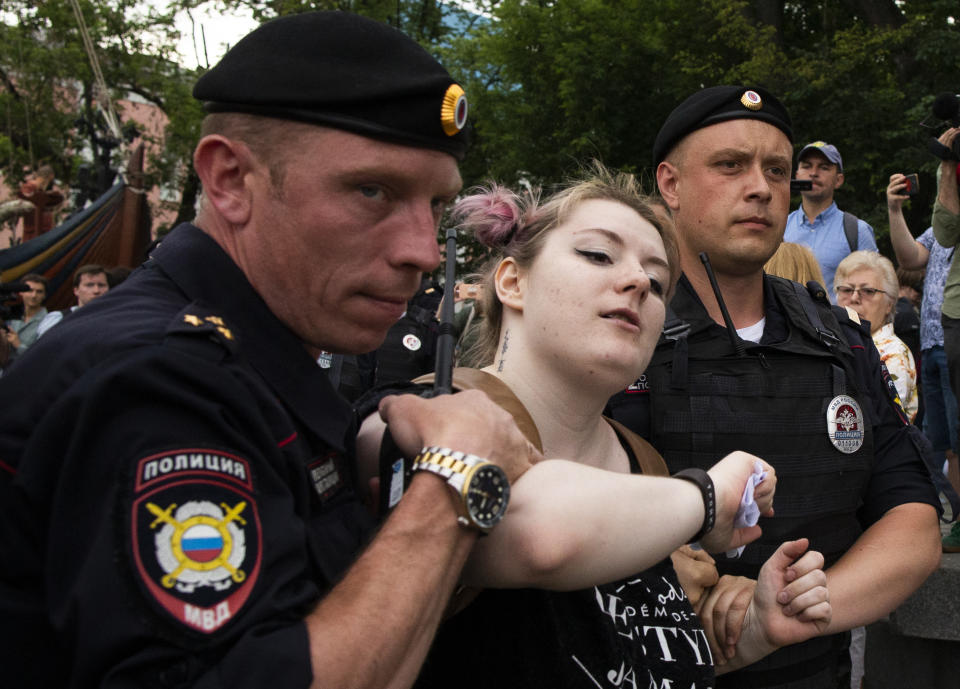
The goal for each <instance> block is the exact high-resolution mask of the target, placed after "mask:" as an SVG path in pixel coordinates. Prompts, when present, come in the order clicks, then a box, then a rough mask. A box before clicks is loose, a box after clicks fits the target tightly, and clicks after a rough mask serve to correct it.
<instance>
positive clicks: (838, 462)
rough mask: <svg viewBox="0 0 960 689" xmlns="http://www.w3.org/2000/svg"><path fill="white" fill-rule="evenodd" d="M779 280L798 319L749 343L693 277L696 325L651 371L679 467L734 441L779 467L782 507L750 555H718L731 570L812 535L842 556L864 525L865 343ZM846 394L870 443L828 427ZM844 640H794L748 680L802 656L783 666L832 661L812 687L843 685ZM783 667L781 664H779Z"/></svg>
mask: <svg viewBox="0 0 960 689" xmlns="http://www.w3.org/2000/svg"><path fill="white" fill-rule="evenodd" d="M767 279H768V280H769V281H770V284H771V287H772V289H773V294H774V296H775V298H776V299H777V301H778V302H779V304H780V306H781V309H782V311H783V312H784V315H785V318H786V321H787V324H788V335H787V338H786V340H784V341H782V342H778V343H776V344H771V345H766V344H755V343H752V342H742V346H743V352H742V354H738V353H737V352H736V351H735V348H734V346H733V344H732V343H731V341H730V339H729V337H728V335H727V333H726V331H725V330H724V329H722V328H720V327H719V326H717V325H716V324H715V323H714V322H713V321H712V319H710V317H709V316H708V315H707V313H706V310H705V309H704V307H703V305H702V304H701V303H700V301H699V300H698V299H697V297H696V296H695V294H694V292H693V290H692V288H690V287H689V285H688V284H682V285H681V286H680V287H679V288H678V292H677V296H676V297H675V298H674V300H673V302H672V304H671V306H672V307H673V310H674V311H675V313H676V314H677V315H678V317H679V318H680V319H682V320H683V321H685V322H686V323H689V325H690V329H689V331H687V332H686V333H681V334H680V335H679V336H677V335H676V334H674V335H672V336H671V337H670V338H668V337H663V338H661V341H660V343H659V344H658V346H657V349H656V351H655V353H654V357H653V360H652V361H651V363H650V366H649V367H648V369H647V371H646V375H645V378H646V385H647V387H648V390H649V402H650V412H651V418H650V427H649V428H650V440H651V443H652V444H653V446H654V447H655V448H657V450H659V451H660V453H661V454H662V455H663V457H664V459H665V460H666V461H667V465H668V466H669V468H670V471H671V472H676V471H679V470H681V469H684V468H686V467H691V466H695V467H701V468H703V469H707V468H709V467H710V466H712V465H713V464H715V463H716V462H717V461H718V460H719V459H721V458H722V457H723V456H724V455H726V454H728V453H729V452H732V451H734V450H745V451H747V452H750V453H752V454H755V455H757V456H759V457H762V458H764V459H765V460H766V461H768V462H769V463H770V464H772V465H773V466H774V467H775V468H776V470H777V477H778V483H777V493H776V497H775V498H774V511H775V516H774V517H772V518H762V519H761V520H760V525H761V527H762V528H763V536H761V538H760V539H759V540H758V541H756V542H754V543H752V544H750V545H748V546H747V547H746V549H745V550H744V552H743V555H742V556H741V557H740V558H739V559H727V558H725V557H724V556H723V555H720V556H719V557H718V558H717V566H718V569H719V570H720V572H721V573H722V574H737V575H743V576H749V577H752V578H756V577H757V574H758V571H759V569H760V566H761V565H762V564H763V563H764V562H765V561H766V560H767V559H768V558H769V557H770V556H771V555H772V554H773V552H774V551H775V550H776V549H777V547H779V545H780V544H781V543H783V542H784V541H787V540H793V539H796V538H800V537H806V538H809V539H810V542H811V546H810V547H811V548H812V549H814V550H819V551H820V552H821V553H823V555H824V558H825V560H826V567H829V566H830V565H832V564H833V563H834V562H836V560H837V559H839V557H840V556H841V555H843V553H844V552H845V551H846V550H847V548H849V547H850V545H852V544H853V542H854V541H855V540H856V539H857V538H858V537H859V535H860V533H861V527H860V524H859V522H858V521H857V516H856V512H857V509H858V508H859V507H860V505H861V503H862V496H863V494H864V492H865V490H866V487H867V483H868V480H869V477H870V470H871V462H872V458H873V433H872V426H873V421H874V420H873V419H872V411H871V406H870V404H868V400H867V399H866V397H865V391H863V390H860V389H858V381H857V377H856V372H855V367H854V360H853V354H852V353H851V351H850V349H849V346H848V344H847V342H846V340H845V338H844V336H843V333H842V328H841V327H840V324H839V323H838V321H837V319H836V316H835V315H834V314H833V312H832V311H831V309H830V307H829V306H827V305H826V304H818V303H816V302H815V301H814V300H813V299H812V298H811V297H810V295H809V294H808V293H807V291H806V289H804V288H803V287H802V286H800V285H798V284H797V283H793V282H790V281H788V280H782V279H780V278H774V277H768V278H767ZM767 294H768V295H769V294H770V292H769V291H768V293H767ZM668 325H671V324H669V323H668ZM674 325H676V324H674ZM665 330H666V331H667V332H670V331H671V328H669V327H665ZM842 395H847V396H849V397H852V398H853V399H854V400H856V401H857V402H858V403H859V408H860V412H861V415H862V417H861V423H860V424H859V428H858V429H857V430H858V431H860V432H862V444H861V445H860V447H859V449H857V450H856V451H854V452H850V453H845V452H842V451H841V450H839V449H837V447H835V446H834V445H833V444H832V443H831V440H830V437H829V435H828V419H827V414H828V408H829V407H830V405H831V402H832V401H833V400H834V399H836V398H837V397H839V396H842ZM843 645H844V639H843V638H836V637H829V638H820V639H813V640H812V641H811V642H807V643H806V644H802V645H800V646H795V647H790V648H789V649H784V650H783V651H781V652H778V653H777V654H774V655H773V656H770V657H769V659H767V660H769V661H772V663H768V662H765V661H761V663H760V664H759V665H756V666H753V667H752V668H751V669H752V670H753V671H759V672H758V673H757V674H756V675H755V677H754V679H755V680H758V681H757V683H756V684H753V682H749V681H747V680H746V678H745V677H741V678H740V679H739V680H738V682H739V684H737V686H740V685H742V686H745V687H746V686H751V685H752V686H771V685H776V684H779V683H780V682H783V681H787V680H788V679H792V680H798V679H800V678H799V677H798V676H797V674H796V672H795V671H796V668H794V667H791V669H790V670H789V671H787V674H789V675H790V676H789V677H787V676H783V675H782V674H780V672H781V671H783V670H785V669H786V667H789V666H792V665H794V663H799V664H801V665H806V666H807V669H806V671H805V672H813V671H814V669H818V670H820V672H816V673H814V674H813V675H808V677H809V679H810V680H811V684H810V685H809V687H810V689H813V687H822V686H831V684H830V683H829V681H832V680H828V683H824V681H825V680H827V676H832V675H834V673H835V672H836V671H837V669H836V668H835V667H833V662H834V659H835V658H836V656H837V654H838V651H839V650H840V649H842V647H843ZM761 666H768V668H767V669H766V670H765V669H764V668H763V667H761ZM777 666H779V667H780V671H776V670H773V668H776V667H777ZM828 668H829V669H828ZM768 672H769V675H768ZM736 674H737V675H738V676H740V675H742V674H743V673H736ZM750 674H752V673H750ZM778 674H780V676H779V677H777V675H778ZM721 684H723V683H722V682H721ZM791 686H793V685H791ZM797 686H798V687H799V686H800V685H797Z"/></svg>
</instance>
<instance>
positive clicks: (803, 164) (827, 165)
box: [783, 141, 877, 302]
mask: <svg viewBox="0 0 960 689" xmlns="http://www.w3.org/2000/svg"><path fill="white" fill-rule="evenodd" d="M796 179H798V180H809V182H810V185H811V186H810V188H809V189H806V190H802V191H801V192H800V196H801V197H802V202H801V204H800V207H799V208H797V209H796V210H795V211H793V212H792V213H790V215H788V216H787V228H786V230H785V231H784V235H783V241H785V242H793V243H795V244H802V245H803V246H806V247H808V248H809V249H810V250H811V251H812V252H813V254H814V256H816V257H817V262H818V263H819V264H820V269H821V270H822V271H823V277H824V279H825V280H826V284H825V285H824V287H826V288H827V294H828V295H829V297H830V299H831V300H833V301H834V302H836V295H835V294H834V291H833V274H834V273H835V272H836V270H837V266H838V265H839V264H840V261H842V260H843V259H844V258H846V257H847V256H848V255H849V254H851V253H852V252H854V251H857V250H858V249H861V250H867V251H876V250H877V241H876V239H875V237H874V232H873V228H872V227H870V225H869V224H867V223H866V222H864V221H863V220H860V219H859V218H857V217H856V216H855V215H853V214H852V213H847V212H846V211H842V210H840V209H839V208H837V203H836V201H834V200H833V196H834V192H835V191H836V190H837V189H839V188H840V186H841V185H842V184H843V158H842V157H841V156H840V151H838V150H837V147H836V146H834V145H833V144H828V143H827V142H826V141H814V142H813V143H809V144H807V145H806V146H804V147H803V148H802V149H801V150H800V154H799V155H798V156H797V172H796Z"/></svg>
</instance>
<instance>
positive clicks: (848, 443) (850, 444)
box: [827, 395, 865, 454]
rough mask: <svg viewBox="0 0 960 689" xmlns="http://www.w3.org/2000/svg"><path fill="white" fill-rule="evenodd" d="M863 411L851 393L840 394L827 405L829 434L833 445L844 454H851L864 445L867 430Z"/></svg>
mask: <svg viewBox="0 0 960 689" xmlns="http://www.w3.org/2000/svg"><path fill="white" fill-rule="evenodd" d="M863 423H864V420H863V411H862V410H861V409H860V405H859V404H858V403H857V401H856V400H855V399H853V398H852V397H850V396H849V395H838V396H836V397H834V398H833V399H832V400H830V405H829V406H828V407H827V435H828V436H830V442H831V443H833V446H834V447H835V448H837V449H838V450H840V452H843V453H844V454H851V453H853V452H856V451H857V450H859V449H860V447H861V446H862V445H863V439H864V436H865V431H864V427H863Z"/></svg>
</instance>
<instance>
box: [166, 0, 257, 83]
mask: <svg viewBox="0 0 960 689" xmlns="http://www.w3.org/2000/svg"><path fill="white" fill-rule="evenodd" d="M191 14H192V16H193V21H194V26H193V27H191V24H190V16H189V15H188V14H187V13H186V12H181V13H180V14H179V15H178V17H177V27H178V28H179V29H180V32H181V34H182V37H181V39H180V43H179V44H178V46H177V52H178V53H179V54H180V57H181V58H182V59H181V64H182V65H183V66H184V67H191V68H194V67H197V66H207V65H206V59H205V58H204V49H203V39H204V37H205V38H206V48H207V50H206V54H207V57H208V58H209V64H210V66H212V65H215V64H216V63H217V62H218V61H219V60H220V58H221V57H223V54H224V53H225V52H227V48H229V47H230V46H232V45H234V44H236V42H237V41H239V40H240V39H241V38H243V37H244V36H246V35H247V34H248V33H250V32H251V31H252V30H253V29H254V28H255V27H256V26H257V22H256V21H254V20H253V17H251V16H250V14H249V12H247V13H245V14H241V13H224V12H219V11H214V10H213V3H211V2H208V3H204V4H201V5H200V7H198V8H197V9H195V10H193V11H192V13H191ZM201 26H202V27H203V32H202V33H201ZM198 56H199V60H198V59H197V58H198Z"/></svg>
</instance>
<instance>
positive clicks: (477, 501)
mask: <svg viewBox="0 0 960 689" xmlns="http://www.w3.org/2000/svg"><path fill="white" fill-rule="evenodd" d="M412 469H413V471H430V472H433V473H434V474H437V475H439V476H441V477H443V478H444V479H446V481H447V483H448V484H449V485H450V487H452V488H453V489H454V490H455V491H456V492H457V495H458V496H459V498H460V499H459V501H458V503H457V504H458V506H459V510H460V514H459V515H458V517H457V521H458V522H459V523H460V524H461V525H463V526H468V527H473V528H476V529H479V530H480V532H481V533H489V532H490V530H491V529H492V528H493V527H494V526H496V525H497V524H498V523H499V522H500V520H501V519H503V515H504V513H505V512H506V511H507V504H508V503H509V502H510V481H509V480H508V479H507V475H506V474H505V473H504V471H503V469H501V468H500V467H498V466H497V465H496V464H493V463H491V462H488V461H487V460H485V459H483V458H482V457H477V456H476V455H470V454H465V453H463V452H454V451H453V450H451V449H450V448H447V447H424V448H423V449H422V450H420V454H418V455H417V456H416V457H415V458H414V460H413V467H412Z"/></svg>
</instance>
